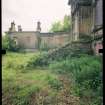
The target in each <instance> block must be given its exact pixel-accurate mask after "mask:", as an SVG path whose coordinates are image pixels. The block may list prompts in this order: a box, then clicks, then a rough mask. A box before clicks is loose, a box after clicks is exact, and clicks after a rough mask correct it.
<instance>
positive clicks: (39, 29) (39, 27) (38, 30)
mask: <svg viewBox="0 0 105 105" xmlns="http://www.w3.org/2000/svg"><path fill="white" fill-rule="evenodd" d="M40 25H41V23H40V22H39V21H38V22H37V29H36V31H37V32H40V31H41V26H40Z"/></svg>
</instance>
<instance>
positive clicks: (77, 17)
mask: <svg viewBox="0 0 105 105" xmlns="http://www.w3.org/2000/svg"><path fill="white" fill-rule="evenodd" d="M68 4H69V5H71V17H72V32H71V33H72V34H71V35H72V40H73V41H77V40H80V39H81V37H82V36H84V35H87V36H91V37H92V39H93V41H92V48H93V51H94V53H95V54H98V51H99V49H101V48H102V46H103V45H102V40H103V32H102V31H103V27H102V26H103V19H102V17H103V10H102V7H103V0H69V3H68Z"/></svg>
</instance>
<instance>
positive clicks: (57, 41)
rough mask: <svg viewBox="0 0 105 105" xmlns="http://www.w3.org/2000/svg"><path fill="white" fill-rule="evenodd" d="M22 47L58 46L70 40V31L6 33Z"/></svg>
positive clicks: (44, 47) (43, 47)
mask: <svg viewBox="0 0 105 105" xmlns="http://www.w3.org/2000/svg"><path fill="white" fill-rule="evenodd" d="M7 34H8V35H9V36H10V38H11V39H14V40H15V41H16V43H17V44H18V45H19V46H20V47H21V48H23V49H39V48H40V49H46V48H47V49H49V48H56V47H60V46H62V45H64V44H66V43H67V42H69V41H70V33H64V32H61V33H39V32H35V31H22V32H10V33H7Z"/></svg>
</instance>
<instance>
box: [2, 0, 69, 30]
mask: <svg viewBox="0 0 105 105" xmlns="http://www.w3.org/2000/svg"><path fill="white" fill-rule="evenodd" d="M64 15H70V6H69V5H68V0H2V32H5V31H8V29H9V28H10V25H11V22H12V21H14V22H15V24H16V25H15V26H16V30H17V26H18V25H21V27H22V30H23V31H36V24H37V21H40V22H41V29H42V32H48V30H49V29H50V28H51V24H52V23H53V22H55V21H57V20H62V19H63V17H64Z"/></svg>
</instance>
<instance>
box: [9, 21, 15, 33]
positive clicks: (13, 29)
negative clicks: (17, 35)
mask: <svg viewBox="0 0 105 105" xmlns="http://www.w3.org/2000/svg"><path fill="white" fill-rule="evenodd" d="M9 31H11V32H14V31H16V29H15V23H14V21H13V22H11V27H10V28H9Z"/></svg>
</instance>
